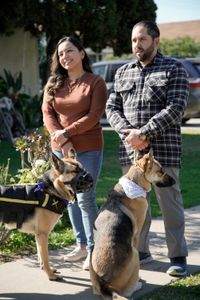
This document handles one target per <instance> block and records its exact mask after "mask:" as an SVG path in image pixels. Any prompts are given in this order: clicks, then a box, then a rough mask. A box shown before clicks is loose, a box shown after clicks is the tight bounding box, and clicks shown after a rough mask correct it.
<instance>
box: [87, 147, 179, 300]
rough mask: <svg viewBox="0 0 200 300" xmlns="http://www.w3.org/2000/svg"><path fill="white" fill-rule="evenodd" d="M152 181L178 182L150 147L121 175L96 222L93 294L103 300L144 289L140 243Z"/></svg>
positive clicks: (92, 267) (162, 184) (159, 184)
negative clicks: (157, 159) (140, 267)
mask: <svg viewBox="0 0 200 300" xmlns="http://www.w3.org/2000/svg"><path fill="white" fill-rule="evenodd" d="M152 183H155V184H156V185H158V186H160V187H166V186H171V185H172V184H174V183H175V182H174V179H173V178H171V177H170V176H169V175H167V174H166V173H164V172H163V170H162V167H161V165H160V164H159V162H158V161H156V160H155V159H154V157H153V151H152V150H150V152H149V153H148V154H145V155H144V156H143V157H142V158H141V159H138V160H137V161H136V163H135V164H134V165H132V166H131V167H130V169H129V171H128V172H127V174H125V175H124V176H122V177H121V178H120V180H119V182H118V183H117V184H116V185H115V186H114V188H113V190H112V191H111V193H110V195H109V197H108V199H107V200H106V203H105V204H104V206H103V207H102V209H101V210H100V213H99V215H98V217H97V219H96V221H95V226H94V227H95V228H94V237H95V245H94V249H93V251H92V253H91V259H90V277H91V281H92V285H93V291H94V293H95V294H100V295H102V297H103V298H104V299H127V298H128V297H130V296H131V295H132V294H133V292H134V291H136V290H138V289H139V288H141V285H142V284H141V283H140V282H139V265H140V264H139V255H138V250H137V245H138V241H139V236H140V232H141V229H142V226H143V223H144V220H145V216H146V211H147V201H146V192H149V191H150V189H151V184H152Z"/></svg>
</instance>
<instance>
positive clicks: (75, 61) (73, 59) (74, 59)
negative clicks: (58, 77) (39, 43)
mask: <svg viewBox="0 0 200 300" xmlns="http://www.w3.org/2000/svg"><path fill="white" fill-rule="evenodd" d="M58 57H59V62H60V64H61V66H62V67H63V68H64V69H66V70H68V71H71V70H74V69H76V68H80V66H81V67H82V59H83V58H84V51H83V50H81V51H79V50H78V48H76V47H75V46H74V45H73V44H72V43H70V42H69V41H64V42H63V43H61V44H60V45H59V46H58Z"/></svg>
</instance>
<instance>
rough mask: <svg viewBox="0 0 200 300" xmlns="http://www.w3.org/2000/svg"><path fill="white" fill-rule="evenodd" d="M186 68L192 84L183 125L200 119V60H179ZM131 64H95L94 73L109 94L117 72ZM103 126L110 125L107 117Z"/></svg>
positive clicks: (116, 62)
mask: <svg viewBox="0 0 200 300" xmlns="http://www.w3.org/2000/svg"><path fill="white" fill-rule="evenodd" d="M177 59H178V60H179V61H181V63H182V64H183V66H184V67H185V69H186V71H187V74H188V79H189V82H190V95H189V99H188V105H187V108H186V110H185V113H184V116H183V123H185V122H187V121H188V120H189V119H191V118H199V117H200V58H199V59H198V58H177ZM129 62H131V60H130V59H117V60H108V61H100V62H96V63H94V64H93V71H94V73H95V74H98V75H100V76H101V77H102V78H103V79H104V80H105V82H106V85H107V89H108V94H109V93H110V91H111V88H112V85H113V80H114V76H115V72H116V70H117V69H118V68H119V67H121V66H122V65H124V64H126V63H129ZM102 124H108V121H107V120H106V117H105V115H104V116H103V119H102Z"/></svg>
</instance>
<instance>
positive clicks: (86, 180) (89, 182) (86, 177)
mask: <svg viewBox="0 0 200 300" xmlns="http://www.w3.org/2000/svg"><path fill="white" fill-rule="evenodd" d="M92 187H93V178H92V176H91V174H90V173H88V172H86V171H85V170H84V171H82V172H81V173H80V174H79V175H78V177H77V180H76V185H75V188H76V193H85V192H88V191H89V190H90V189H91V188H92Z"/></svg>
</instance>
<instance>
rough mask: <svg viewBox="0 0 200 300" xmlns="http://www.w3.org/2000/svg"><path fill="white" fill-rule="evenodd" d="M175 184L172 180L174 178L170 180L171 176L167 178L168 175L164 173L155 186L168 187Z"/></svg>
mask: <svg viewBox="0 0 200 300" xmlns="http://www.w3.org/2000/svg"><path fill="white" fill-rule="evenodd" d="M175 183H176V181H175V180H174V178H172V177H171V176H169V175H168V174H166V173H165V174H164V175H163V177H162V179H161V180H160V181H157V182H156V186H157V187H169V186H172V185H173V184H175Z"/></svg>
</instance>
